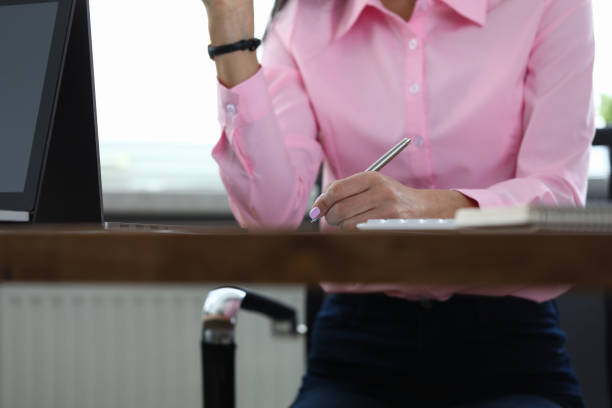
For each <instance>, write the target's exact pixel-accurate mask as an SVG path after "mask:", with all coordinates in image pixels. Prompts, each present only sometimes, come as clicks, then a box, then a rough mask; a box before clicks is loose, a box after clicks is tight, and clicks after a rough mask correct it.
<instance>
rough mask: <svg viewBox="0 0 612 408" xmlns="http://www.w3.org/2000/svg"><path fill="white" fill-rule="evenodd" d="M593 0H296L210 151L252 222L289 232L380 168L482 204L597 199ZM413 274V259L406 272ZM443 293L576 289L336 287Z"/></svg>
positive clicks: (222, 115) (542, 293) (227, 93)
mask: <svg viewBox="0 0 612 408" xmlns="http://www.w3.org/2000/svg"><path fill="white" fill-rule="evenodd" d="M591 13H592V12H591V2H590V1H589V0H529V1H520V0H418V2H417V5H416V9H415V11H414V14H413V16H412V18H411V20H410V21H409V22H406V21H404V20H402V19H401V18H400V17H399V16H397V15H396V14H394V13H392V12H390V11H388V10H387V9H386V8H385V7H384V6H383V5H382V3H381V1H380V0H293V1H290V2H289V3H288V5H287V6H286V8H285V9H283V10H282V11H281V13H280V14H279V15H278V16H277V17H276V19H275V20H274V22H273V24H272V26H271V27H270V29H269V30H268V35H267V38H266V41H265V50H264V56H263V61H262V67H263V68H262V69H260V70H259V72H258V73H257V74H255V75H254V76H253V77H251V78H249V79H248V80H246V81H244V82H243V83H241V84H239V85H237V86H236V87H234V88H231V89H227V88H225V87H224V86H222V85H221V84H220V85H219V98H218V99H219V120H220V122H221V125H222V127H223V135H222V137H221V140H220V141H219V143H218V144H217V146H216V147H215V149H214V151H213V156H214V158H215V159H216V161H217V162H218V164H219V167H220V171H221V177H222V179H223V182H224V184H225V187H226V188H227V191H228V194H229V200H230V205H231V208H232V210H233V212H234V214H235V216H236V218H237V219H238V221H239V222H240V224H241V225H243V226H247V227H254V226H257V227H289V228H294V227H296V226H298V225H299V224H300V222H301V221H302V219H303V217H304V214H305V212H306V210H307V209H306V206H307V203H308V198H309V195H310V192H311V190H312V187H313V184H314V182H315V178H316V176H317V172H318V170H319V166H320V165H321V162H322V161H324V180H323V182H324V186H327V185H328V184H329V183H331V182H332V181H334V180H336V179H341V178H345V177H348V176H350V175H352V174H355V173H357V172H360V171H363V170H364V169H365V168H366V167H367V166H368V165H370V164H371V163H372V162H373V161H374V160H376V159H377V158H378V157H379V156H380V155H381V154H382V153H384V152H385V151H387V150H388V149H389V147H391V146H392V145H394V144H395V143H396V142H398V141H399V140H400V139H401V138H403V137H411V138H412V139H413V143H412V144H411V145H410V146H409V147H408V148H407V149H406V150H405V151H404V152H402V153H401V154H400V155H399V156H398V157H397V158H396V159H394V160H393V161H392V162H391V163H390V164H389V165H388V166H387V167H385V168H384V170H383V171H382V172H383V173H385V174H386V175H388V176H390V177H393V178H395V179H396V180H398V181H400V182H401V183H403V184H405V185H407V186H410V187H414V188H424V189H425V188H426V189H455V190H458V191H460V192H462V193H463V194H465V195H467V196H468V197H471V198H472V199H474V200H476V201H477V202H478V204H479V205H480V207H481V208H485V207H492V206H504V205H514V204H524V203H546V204H555V205H576V206H580V205H583V204H584V201H585V195H586V182H587V170H588V161H589V146H590V144H591V140H592V137H593V134H594V115H593V105H592V67H593V58H594V47H593V42H594V41H593V28H592V14H591ZM406 273H407V274H409V273H410V265H407V266H406ZM324 286H325V288H326V289H327V290H329V291H332V292H337V291H342V292H372V291H382V292H386V293H389V294H393V295H397V296H404V297H407V298H411V299H416V298H423V297H426V298H433V299H439V300H444V299H448V298H449V297H450V296H452V294H453V293H464V294H483V295H496V296H503V295H513V296H519V297H524V298H528V299H532V300H536V301H545V300H548V299H551V298H553V297H555V296H557V295H559V294H561V293H562V292H563V291H564V290H566V289H567V287H565V286H564V287H561V286H559V287H546V288H544V287H538V288H534V287H519V286H517V287H501V288H481V287H439V286H435V287H429V286H414V285H403V284H379V285H361V284H357V283H356V284H353V285H334V284H326V285H324Z"/></svg>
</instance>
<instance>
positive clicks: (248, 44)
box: [208, 38, 261, 59]
mask: <svg viewBox="0 0 612 408" xmlns="http://www.w3.org/2000/svg"><path fill="white" fill-rule="evenodd" d="M260 45H261V40H260V39H258V38H249V39H248V40H240V41H237V42H235V43H231V44H224V45H216V46H212V45H209V46H208V56H209V57H210V58H211V59H215V57H216V56H217V55H221V54H228V53H230V52H234V51H241V50H249V51H255V50H256V49H257V47H259V46H260Z"/></svg>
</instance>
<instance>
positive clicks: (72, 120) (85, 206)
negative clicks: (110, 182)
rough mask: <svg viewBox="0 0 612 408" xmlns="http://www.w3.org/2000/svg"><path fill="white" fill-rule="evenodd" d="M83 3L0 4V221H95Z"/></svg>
mask: <svg viewBox="0 0 612 408" xmlns="http://www.w3.org/2000/svg"><path fill="white" fill-rule="evenodd" d="M94 95H95V92H94V83H93V70H92V58H91V34H90V26H89V6H88V1H87V0H0V222H1V221H27V222H94V223H97V222H102V199H101V188H100V186H101V183H100V165H99V153H98V140H97V126H96V113H95V99H94Z"/></svg>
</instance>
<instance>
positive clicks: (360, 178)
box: [310, 172, 381, 219]
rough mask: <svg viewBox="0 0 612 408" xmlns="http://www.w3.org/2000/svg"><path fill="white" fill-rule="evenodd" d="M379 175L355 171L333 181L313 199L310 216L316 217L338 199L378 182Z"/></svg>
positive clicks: (325, 211) (322, 214)
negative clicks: (355, 172)
mask: <svg viewBox="0 0 612 408" xmlns="http://www.w3.org/2000/svg"><path fill="white" fill-rule="evenodd" d="M380 181H381V175H380V174H379V173H376V172H366V173H357V174H355V175H352V176H350V177H348V178H345V179H343V180H338V181H335V182H333V183H332V184H331V185H330V186H329V187H328V188H327V190H326V191H325V192H324V193H323V194H321V195H320V196H319V197H317V199H316V200H315V202H314V204H313V206H312V209H311V211H310V218H312V219H317V218H320V217H322V216H324V215H325V214H327V212H328V211H329V209H330V208H331V207H332V206H333V205H334V204H335V203H336V202H338V201H340V200H343V199H345V198H347V197H350V196H353V195H356V194H359V193H362V192H364V191H366V190H368V189H369V188H370V187H372V186H373V185H375V184H378V183H380Z"/></svg>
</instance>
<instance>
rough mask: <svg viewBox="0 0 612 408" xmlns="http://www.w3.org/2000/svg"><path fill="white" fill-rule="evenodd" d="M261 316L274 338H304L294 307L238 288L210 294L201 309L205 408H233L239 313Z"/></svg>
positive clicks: (226, 288) (222, 289)
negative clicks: (250, 312)
mask: <svg viewBox="0 0 612 408" xmlns="http://www.w3.org/2000/svg"><path fill="white" fill-rule="evenodd" d="M241 309H242V310H248V311H252V312H256V313H260V314H263V315H264V316H267V317H269V318H270V319H272V334H273V335H275V336H294V337H295V336H301V335H305V334H306V332H307V328H306V326H305V325H303V324H298V322H297V313H296V311H295V309H294V308H292V307H290V306H287V305H284V304H282V303H280V302H277V301H275V300H272V299H270V298H267V297H265V296H262V295H259V294H256V293H254V292H252V291H247V290H245V289H241V288H238V287H232V286H227V287H221V288H218V289H215V290H213V291H211V292H210V293H209V294H208V296H207V297H206V301H205V302H204V307H203V309H202V338H201V347H202V380H203V387H202V389H203V393H204V396H203V404H204V407H205V408H234V407H235V404H236V401H235V398H236V397H235V396H236V390H235V381H236V376H235V365H236V361H235V353H236V343H235V332H236V323H237V320H238V312H239V311H240V310H241Z"/></svg>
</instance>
